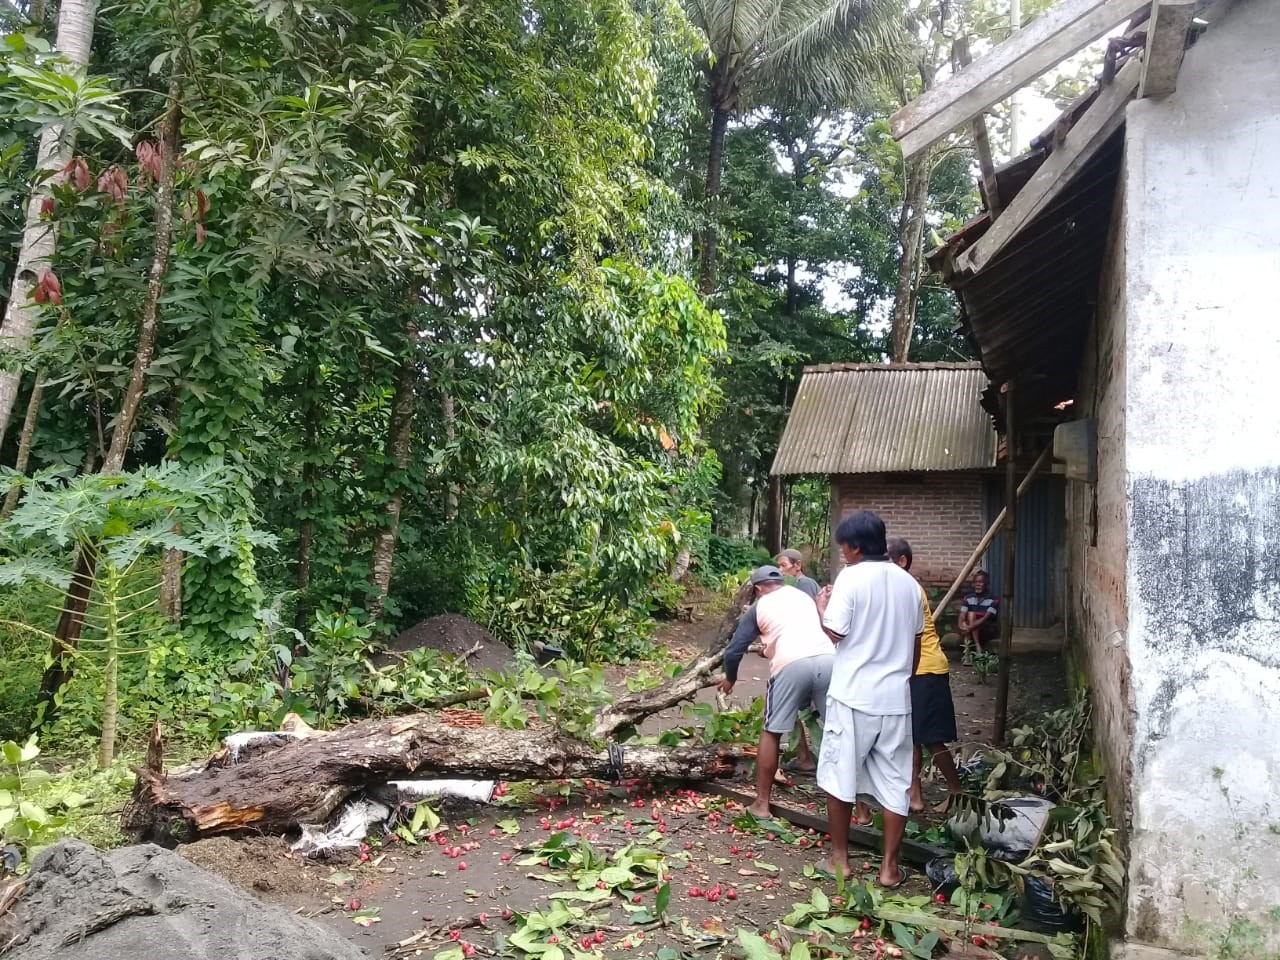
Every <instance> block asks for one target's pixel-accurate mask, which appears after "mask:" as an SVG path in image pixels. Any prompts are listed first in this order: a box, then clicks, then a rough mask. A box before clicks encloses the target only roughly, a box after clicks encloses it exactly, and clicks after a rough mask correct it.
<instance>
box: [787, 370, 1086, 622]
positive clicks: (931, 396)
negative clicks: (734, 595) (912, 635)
mask: <svg viewBox="0 0 1280 960" xmlns="http://www.w3.org/2000/svg"><path fill="white" fill-rule="evenodd" d="M987 386H988V378H987V376H986V374H985V373H984V372H983V370H982V367H981V365H980V364H977V363H840V364H823V365H820V366H811V367H806V368H805V370H804V374H803V376H802V377H801V380H800V386H799V388H798V390H797V391H796V398H795V402H794V403H793V404H792V407H791V411H790V414H789V415H788V418H787V424H786V428H785V429H784V431H783V434H782V440H781V442H780V443H779V445H778V453H777V455H776V456H775V457H774V461H773V467H772V468H771V470H770V473H771V475H773V476H778V477H783V478H786V477H796V476H805V475H810V476H811V475H815V474H816V475H825V476H827V477H829V478H830V484H831V520H832V526H833V527H834V525H835V524H837V523H839V521H840V520H841V519H842V518H843V517H845V516H847V515H848V514H850V513H852V512H853V511H854V510H858V509H862V508H867V509H871V510H874V511H875V512H876V513H878V514H880V516H881V517H883V518H884V521H885V524H886V525H887V526H888V528H889V533H890V535H891V536H904V537H906V538H907V539H908V540H909V541H910V542H911V548H912V553H913V554H914V557H915V562H914V568H913V571H912V572H913V573H915V574H916V576H917V577H919V578H920V580H921V581H922V582H924V583H925V584H927V585H929V586H938V587H947V586H949V585H950V584H951V582H952V581H953V580H954V579H955V577H956V576H957V574H958V573H959V572H960V570H961V569H962V568H963V567H964V564H965V562H966V561H967V560H968V559H969V557H970V555H971V554H972V553H973V550H974V548H975V547H976V546H977V545H978V543H979V541H980V540H981V539H982V536H983V534H984V533H985V532H986V530H987V527H988V526H989V525H990V523H991V521H992V519H993V518H994V514H995V513H997V512H998V511H999V510H1000V507H1001V506H1002V502H1001V499H1000V489H1001V488H1000V484H1001V482H1002V479H1001V477H1002V474H1001V473H1000V472H999V471H997V470H996V462H997V455H998V439H997V436H996V432H995V429H994V428H993V426H992V423H991V419H990V417H989V416H988V415H987V414H986V413H985V412H984V411H983V409H982V406H981V403H980V401H981V398H982V393H983V391H984V390H985V389H986V388H987ZM1028 500H1029V502H1030V503H1031V504H1034V505H1035V509H1028V510H1026V511H1024V515H1023V523H1022V525H1021V526H1020V527H1019V530H1018V544H1017V546H1018V547H1019V549H1018V551H1017V556H1018V567H1017V583H1016V584H1015V587H1016V588H1017V594H1018V596H1019V598H1020V602H1019V604H1018V605H1017V607H1016V608H1015V623H1016V624H1017V625H1018V626H1034V627H1043V626H1049V625H1051V624H1053V623H1055V622H1057V621H1059V620H1060V619H1061V609H1062V604H1061V602H1060V590H1059V589H1058V587H1059V580H1060V578H1059V577H1058V576H1057V574H1056V573H1055V571H1056V570H1059V569H1061V566H1062V564H1061V561H1060V559H1059V556H1058V553H1059V550H1058V546H1057V544H1059V543H1060V542H1061V535H1060V531H1061V520H1062V516H1063V499H1062V488H1061V485H1060V481H1059V480H1058V479H1057V478H1046V479H1045V480H1044V481H1042V482H1041V483H1040V484H1039V485H1037V486H1036V487H1033V488H1032V491H1031V492H1030V494H1029V497H1028ZM999 550H1000V544H999V543H998V542H997V543H996V544H994V545H993V547H992V551H991V554H990V555H991V556H992V557H998V556H999V555H1000V554H999ZM829 564H830V565H829V567H828V570H829V571H835V570H838V569H839V568H840V566H841V565H842V560H841V558H840V554H839V551H838V548H836V547H835V546H834V545H833V546H832V553H831V557H830V560H829ZM992 567H995V568H997V569H991V568H992ZM998 567H999V564H988V565H987V569H989V570H990V572H991V574H992V582H993V584H994V586H995V587H996V588H997V589H998V588H999V575H1000V571H999V569H998Z"/></svg>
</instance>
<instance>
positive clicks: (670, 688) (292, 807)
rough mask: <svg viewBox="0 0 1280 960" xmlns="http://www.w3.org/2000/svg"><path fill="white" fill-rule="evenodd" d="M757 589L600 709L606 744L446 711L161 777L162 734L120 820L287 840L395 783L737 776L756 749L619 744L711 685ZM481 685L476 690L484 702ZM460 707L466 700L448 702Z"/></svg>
mask: <svg viewBox="0 0 1280 960" xmlns="http://www.w3.org/2000/svg"><path fill="white" fill-rule="evenodd" d="M748 597H749V592H748V591H747V590H745V589H744V590H743V591H742V592H741V593H739V595H738V596H737V597H736V598H735V600H734V602H733V604H732V605H731V606H730V609H729V610H728V612H727V613H726V614H725V616H724V618H723V619H722V621H721V623H720V625H719V627H718V629H717V631H716V633H715V637H714V639H713V640H712V642H711V644H710V645H709V646H708V648H707V649H706V650H705V651H704V652H703V653H702V654H701V655H700V656H699V657H697V658H696V659H695V660H693V661H692V662H690V663H689V664H688V665H687V666H686V667H685V669H684V670H683V671H681V672H680V674H678V675H677V676H676V677H675V678H674V679H673V680H672V681H671V683H669V684H667V685H666V686H664V687H660V688H657V689H654V690H647V691H644V692H642V693H638V694H632V695H629V696H627V697H623V698H620V699H619V700H618V701H616V702H615V703H614V704H613V705H612V706H610V707H608V708H607V709H605V710H604V711H602V712H601V715H600V717H599V719H598V720H597V722H596V725H595V727H594V728H593V730H592V733H593V735H594V737H595V738H598V740H599V741H608V742H607V743H595V742H589V741H587V740H583V739H580V738H576V737H571V736H567V735H565V734H564V733H562V732H560V731H559V730H557V729H555V728H554V727H551V726H546V725H539V726H534V727H531V728H529V729H525V730H507V729H499V728H495V727H489V726H479V727H477V726H472V725H469V724H466V723H465V722H463V721H461V720H458V719H453V718H451V717H449V716H446V715H442V714H438V713H416V714H408V715H405V716H396V717H383V718H375V719H369V720H361V721H358V722H356V723H350V724H347V725H345V726H342V727H338V728H336V729H334V730H329V731H312V730H310V729H309V728H305V725H304V727H303V728H302V729H297V728H295V729H293V730H290V731H287V732H286V733H284V734H282V735H280V736H278V737H270V738H263V739H261V740H259V741H255V742H253V743H252V744H250V745H249V746H248V747H247V748H245V749H243V750H240V751H234V750H232V749H230V748H224V749H222V750H221V751H219V752H218V753H216V754H215V755H214V756H213V757H211V758H210V759H209V760H207V761H205V762H203V763H200V764H196V765H192V766H188V767H184V768H180V769H176V770H172V771H169V772H167V773H166V772H165V771H164V770H163V755H162V754H163V748H162V745H161V743H160V739H159V730H158V727H157V729H156V731H155V733H154V734H153V737H152V744H151V749H150V751H149V753H148V757H147V763H146V765H145V766H144V767H143V768H142V769H141V770H139V772H138V780H137V783H136V785H135V787H134V796H133V800H132V801H131V802H130V804H129V806H128V808H127V809H126V810H125V814H124V826H125V829H126V831H128V833H129V834H130V835H132V836H133V837H134V838H135V839H139V840H149V841H152V842H156V843H165V844H173V843H177V842H184V841H188V840H193V839H196V838H197V837H202V836H210V835H214V834H220V833H235V832H238V831H244V830H253V831H256V832H267V833H286V832H289V831H291V830H294V829H297V828H298V827H299V826H300V825H301V824H306V823H320V822H323V821H325V820H326V819H328V817H329V816H330V815H331V814H332V813H333V812H334V811H335V810H337V809H338V807H339V806H340V805H341V804H342V803H343V802H344V801H346V800H347V799H348V798H349V797H351V796H353V795H355V794H357V793H359V792H361V791H363V790H366V789H370V788H376V787H379V786H381V785H383V784H385V783H386V782H387V781H390V780H406V779H425V778H432V777H474V778H482V779H491V778H493V779H507V780H547V779H558V778H561V777H595V778H600V779H622V778H624V777H628V778H630V777H639V778H643V779H645V780H650V781H653V780H684V781H691V780H706V779H712V778H717V777H725V776H729V775H731V774H732V773H733V772H734V770H735V768H736V765H737V762H738V761H739V760H741V759H742V758H744V757H746V756H748V755H749V754H750V753H751V751H750V750H749V749H743V748H741V747H734V746H726V745H718V746H711V747H692V746H686V747H660V746H648V745H623V744H619V743H617V742H616V741H615V739H614V738H622V737H624V736H626V735H628V734H629V733H630V732H631V731H632V730H633V729H634V727H635V725H636V724H637V723H639V722H640V721H641V720H643V719H644V718H645V717H647V716H649V715H651V714H654V713H657V712H658V711H660V710H663V709H665V708H667V707H670V706H674V705H676V704H678V703H680V702H682V701H684V700H688V699H690V698H691V697H693V696H694V694H696V693H697V692H698V690H700V689H701V688H703V687H706V686H710V685H711V684H712V683H714V682H715V678H716V675H717V673H718V670H719V667H720V665H721V663H722V662H723V660H724V647H725V645H726V644H727V642H728V640H729V637H730V636H731V635H732V633H733V629H734V625H735V624H736V623H737V621H738V617H739V616H740V614H741V612H742V608H743V607H744V606H745V605H746V601H747V599H748ZM483 693H484V691H483V689H481V690H479V691H476V692H475V694H476V697H477V698H478V697H479V696H482V695H483ZM448 699H450V700H452V701H454V702H458V700H459V698H457V697H450V698H448Z"/></svg>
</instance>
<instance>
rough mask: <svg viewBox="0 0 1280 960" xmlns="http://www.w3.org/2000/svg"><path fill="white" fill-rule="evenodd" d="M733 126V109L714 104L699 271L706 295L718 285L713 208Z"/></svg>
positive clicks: (716, 231) (700, 281)
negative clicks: (726, 141) (727, 137)
mask: <svg viewBox="0 0 1280 960" xmlns="http://www.w3.org/2000/svg"><path fill="white" fill-rule="evenodd" d="M728 129H729V111H728V110H723V109H720V108H719V107H713V108H712V110H711V142H710V144H709V146H708V148H707V189H706V193H705V194H704V199H705V200H706V209H705V210H704V211H703V215H704V216H705V217H706V218H707V225H706V226H705V227H704V228H703V231H702V243H701V247H702V249H701V251H700V254H701V261H702V263H701V267H700V269H699V273H698V277H699V279H698V290H699V291H700V292H701V293H702V295H703V296H704V297H706V296H710V295H711V294H712V293H714V292H715V289H716V254H717V244H718V242H719V236H718V230H717V225H716V222H715V220H716V211H715V210H714V209H713V208H714V206H715V201H716V199H717V198H718V197H719V196H720V178H721V175H722V174H723V173H724V138H725V133H726V132H728Z"/></svg>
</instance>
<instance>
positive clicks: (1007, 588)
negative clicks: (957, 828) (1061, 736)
mask: <svg viewBox="0 0 1280 960" xmlns="http://www.w3.org/2000/svg"><path fill="white" fill-rule="evenodd" d="M1014 393H1015V389H1014V381H1012V380H1010V381H1009V382H1008V384H1007V385H1006V386H1005V395H1004V455H1005V474H1004V509H1005V513H1006V515H1007V519H1006V520H1005V526H1004V576H1003V578H1002V582H1001V584H1000V673H999V675H998V679H999V683H998V684H997V686H996V722H995V729H994V731H993V732H992V735H991V740H992V743H993V744H995V745H996V746H1002V745H1003V744H1004V739H1005V729H1006V727H1007V726H1008V723H1009V669H1010V667H1011V666H1012V660H1013V603H1014V596H1013V593H1014V591H1013V582H1014V577H1015V576H1016V574H1017V567H1016V565H1015V563H1014V560H1015V554H1016V551H1015V547H1016V545H1017V542H1018V442H1017V441H1018V433H1017V419H1016V418H1017V411H1016V409H1015V404H1016V398H1015V397H1014Z"/></svg>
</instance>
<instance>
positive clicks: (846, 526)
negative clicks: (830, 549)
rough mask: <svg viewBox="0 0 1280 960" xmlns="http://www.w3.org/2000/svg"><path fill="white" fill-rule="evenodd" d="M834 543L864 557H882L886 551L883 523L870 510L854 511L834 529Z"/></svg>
mask: <svg viewBox="0 0 1280 960" xmlns="http://www.w3.org/2000/svg"><path fill="white" fill-rule="evenodd" d="M836 543H842V544H847V545H848V546H850V547H853V548H854V549H856V550H858V551H859V552H860V553H861V554H862V555H863V556H864V557H883V556H884V555H885V553H886V552H887V550H888V548H887V546H886V545H885V533H884V521H883V520H881V519H880V518H879V517H878V516H876V515H875V514H874V513H872V512H871V511H870V510H856V511H854V512H853V513H851V514H849V516H847V517H845V518H844V519H843V520H841V521H840V526H838V527H836Z"/></svg>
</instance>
